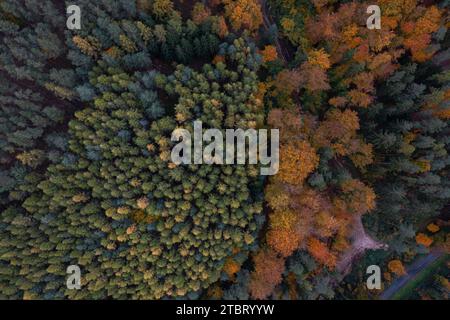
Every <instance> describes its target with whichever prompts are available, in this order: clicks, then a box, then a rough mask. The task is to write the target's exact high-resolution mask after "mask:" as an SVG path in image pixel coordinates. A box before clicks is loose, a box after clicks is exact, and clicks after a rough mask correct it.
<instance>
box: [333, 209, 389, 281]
mask: <svg viewBox="0 0 450 320" xmlns="http://www.w3.org/2000/svg"><path fill="white" fill-rule="evenodd" d="M352 225H353V233H352V236H351V238H352V240H353V242H352V246H351V247H350V248H349V249H348V250H347V251H346V252H345V253H344V254H343V255H342V256H341V258H340V260H339V261H338V263H337V266H336V270H337V271H339V272H340V273H343V274H347V273H348V272H349V271H350V270H351V266H352V263H353V261H354V260H355V259H356V258H358V257H359V256H361V255H362V254H363V253H364V251H366V250H370V249H372V250H376V249H387V245H386V244H384V243H381V242H378V241H375V240H374V239H372V238H371V237H370V236H369V235H367V233H366V231H365V230H364V226H363V224H362V221H361V217H357V218H356V219H355V221H354V222H353V224H352Z"/></svg>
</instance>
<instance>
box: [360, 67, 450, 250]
mask: <svg viewBox="0 0 450 320" xmlns="http://www.w3.org/2000/svg"><path fill="white" fill-rule="evenodd" d="M438 70H439V69H438V68H437V67H436V66H433V65H432V64H426V65H420V66H418V65H416V64H408V65H405V66H403V67H402V68H401V69H400V70H398V71H397V72H396V73H395V74H393V75H392V77H390V78H389V79H388V80H387V81H386V82H385V83H384V84H382V85H381V86H380V87H379V88H378V89H377V95H378V97H379V100H378V103H376V104H375V105H374V106H373V107H371V108H368V109H367V110H365V111H364V112H361V120H362V123H363V124H364V126H362V132H363V133H364V135H365V137H366V139H367V140H368V141H369V142H370V143H371V144H373V146H374V151H375V154H376V155H377V158H376V159H375V162H374V164H373V165H371V166H370V167H369V168H368V169H367V173H366V176H367V179H368V180H370V181H371V182H372V184H373V186H374V188H375V190H376V193H377V194H378V195H379V197H378V201H377V208H376V210H375V211H374V212H372V213H371V214H370V215H367V217H365V218H366V222H367V223H368V226H369V230H370V231H372V232H374V233H376V235H377V237H378V238H380V239H382V240H383V241H385V242H387V243H388V244H390V246H391V249H393V250H395V251H396V252H398V253H404V252H406V251H408V250H410V249H414V248H415V247H416V246H417V244H416V243H415V240H414V236H415V234H416V231H415V230H418V229H420V227H423V223H426V221H427V220H428V219H430V218H432V217H435V216H438V215H439V214H440V212H441V210H442V209H443V207H444V206H445V205H446V204H447V203H448V201H449V199H450V184H449V183H450V182H449V181H450V179H449V177H450V176H449V168H450V155H449V150H450V139H449V133H450V121H449V119H448V117H446V116H445V113H443V112H445V110H446V108H448V106H445V104H446V103H448V102H446V101H445V100H443V99H442V98H443V96H444V93H445V91H446V90H448V82H449V72H448V71H447V72H443V73H439V71H438Z"/></svg>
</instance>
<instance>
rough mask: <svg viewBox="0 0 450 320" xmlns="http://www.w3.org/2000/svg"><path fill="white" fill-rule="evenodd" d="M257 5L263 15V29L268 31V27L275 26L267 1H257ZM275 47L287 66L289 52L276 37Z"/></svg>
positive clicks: (289, 57)
mask: <svg viewBox="0 0 450 320" xmlns="http://www.w3.org/2000/svg"><path fill="white" fill-rule="evenodd" d="M259 4H260V6H261V12H262V15H263V21H264V28H265V29H266V30H269V28H270V26H271V25H273V24H275V23H274V22H273V19H272V16H271V15H270V14H269V13H268V8H267V1H266V0H259ZM275 45H276V47H277V52H278V55H279V57H280V58H281V59H282V60H283V62H284V63H285V64H287V63H288V62H289V61H290V60H291V56H290V53H289V50H287V49H286V48H285V47H284V46H283V45H282V43H281V41H280V38H279V37H278V36H277V37H276V39H275Z"/></svg>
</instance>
